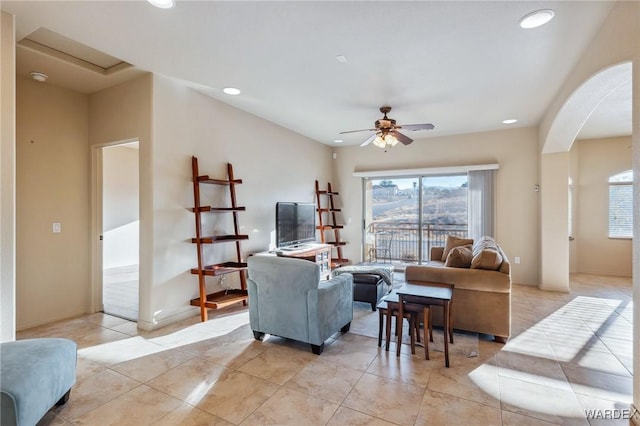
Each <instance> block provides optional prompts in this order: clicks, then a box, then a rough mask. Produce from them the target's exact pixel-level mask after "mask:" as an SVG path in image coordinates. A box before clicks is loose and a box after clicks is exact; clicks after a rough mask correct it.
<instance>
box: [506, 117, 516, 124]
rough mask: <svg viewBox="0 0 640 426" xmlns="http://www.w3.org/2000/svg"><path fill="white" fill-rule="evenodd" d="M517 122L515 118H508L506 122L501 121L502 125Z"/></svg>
mask: <svg viewBox="0 0 640 426" xmlns="http://www.w3.org/2000/svg"><path fill="white" fill-rule="evenodd" d="M517 122H518V120H516V119H515V118H509V119H507V120H502V124H513V123H517Z"/></svg>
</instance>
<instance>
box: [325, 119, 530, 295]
mask: <svg viewBox="0 0 640 426" xmlns="http://www.w3.org/2000/svg"><path fill="white" fill-rule="evenodd" d="M537 137H538V135H537V132H536V129H533V128H524V129H522V128H520V129H508V130H502V131H493V132H484V133H474V134H464V135H455V136H444V137H433V138H426V139H416V140H415V141H414V142H413V143H412V144H411V145H407V146H396V147H395V148H391V149H389V150H388V151H387V152H384V150H382V149H379V148H376V147H374V146H372V145H371V146H368V147H365V148H361V147H344V148H339V149H336V150H335V151H336V152H337V159H336V160H335V161H334V168H335V177H334V180H335V182H332V184H333V186H334V188H335V189H336V190H338V191H339V192H340V201H341V202H342V204H343V205H342V208H343V215H344V217H343V219H344V220H345V223H347V226H346V227H345V230H344V232H342V233H341V235H342V236H343V239H344V240H345V241H348V242H349V244H348V245H347V246H345V248H344V251H345V256H346V257H347V258H349V259H351V260H352V261H354V262H357V261H359V260H360V259H361V253H362V247H361V241H362V229H361V227H362V226H361V219H362V184H361V178H356V177H353V172H356V171H371V170H397V169H413V168H425V167H445V166H459V165H472V164H493V163H498V164H500V169H499V170H498V171H497V175H496V239H497V241H498V243H499V244H500V245H501V246H502V247H503V248H504V250H505V252H506V254H507V256H508V257H509V258H510V259H511V261H512V275H513V280H514V282H516V283H520V284H528V285H537V284H538V265H539V258H538V256H539V255H538V235H539V234H538V232H539V230H538V193H537V192H535V191H534V189H533V188H534V186H535V185H536V184H538V183H539V182H538V157H539V156H538V154H537V150H538V144H537V140H538V139H537ZM349 221H350V222H349ZM515 256H519V257H520V258H521V260H522V263H520V264H519V265H516V264H513V258H514V257H515Z"/></svg>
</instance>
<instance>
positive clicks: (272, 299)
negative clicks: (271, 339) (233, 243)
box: [247, 255, 353, 355]
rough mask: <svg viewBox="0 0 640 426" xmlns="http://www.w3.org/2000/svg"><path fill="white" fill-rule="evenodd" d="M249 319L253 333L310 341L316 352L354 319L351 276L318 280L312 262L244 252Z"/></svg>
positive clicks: (317, 268)
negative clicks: (330, 337)
mask: <svg viewBox="0 0 640 426" xmlns="http://www.w3.org/2000/svg"><path fill="white" fill-rule="evenodd" d="M247 263H248V265H249V279H248V284H247V285H248V288H247V290H248V292H249V320H250V323H251V329H252V330H253V335H254V337H255V338H256V339H257V340H262V338H263V337H264V335H265V333H268V334H273V335H276V336H280V337H285V338H288V339H293V340H298V341H300V342H306V343H309V344H311V350H312V351H313V353H314V354H316V355H320V354H321V353H322V351H323V349H324V341H325V340H327V338H329V336H331V335H332V334H334V333H335V332H336V331H338V330H340V331H342V332H343V333H346V332H347V331H349V326H350V325H351V320H352V319H353V276H352V275H351V274H342V275H339V276H337V277H335V278H332V279H330V280H326V281H320V268H319V267H318V265H316V264H315V263H313V262H309V261H308V260H302V259H294V258H287V257H278V256H264V255H257V256H251V257H249V259H248V261H247Z"/></svg>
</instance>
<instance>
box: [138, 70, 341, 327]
mask: <svg viewBox="0 0 640 426" xmlns="http://www.w3.org/2000/svg"><path fill="white" fill-rule="evenodd" d="M153 110H154V117H153V134H154V140H153V157H154V161H153V217H154V224H153V225H154V226H153V228H154V229H153V240H154V247H153V271H154V276H153V278H154V279H153V287H152V289H151V295H152V304H151V308H152V311H153V316H152V318H151V319H150V323H146V324H140V323H139V324H140V326H142V327H155V326H157V325H162V324H164V323H166V322H169V321H172V320H174V319H175V318H176V317H178V316H182V315H185V314H190V315H191V314H193V313H195V312H196V311H195V310H194V309H195V308H193V307H190V306H189V305H188V303H189V300H190V299H192V298H194V297H197V296H198V285H197V277H196V276H195V275H192V274H190V273H189V270H190V269H191V268H193V267H195V266H196V265H197V259H196V249H195V245H194V244H192V243H191V242H190V239H191V238H192V237H193V236H194V235H195V227H194V226H195V221H194V216H193V213H191V212H190V211H189V210H188V208H190V207H192V206H193V186H192V183H191V156H192V155H195V156H196V157H197V158H198V160H199V166H200V174H208V175H210V176H212V177H216V178H225V177H226V164H227V162H230V163H231V164H232V165H233V168H234V172H235V177H236V178H240V179H242V180H243V184H242V185H239V186H238V187H237V201H238V204H240V205H243V206H245V207H246V208H247V211H246V212H242V213H240V219H239V222H240V230H241V233H246V234H248V235H249V240H248V241H246V242H243V243H242V248H243V251H244V255H245V257H246V255H247V254H249V253H254V252H258V251H263V250H267V249H268V247H269V242H270V237H271V232H272V231H273V230H274V225H275V204H276V202H277V201H314V182H315V179H320V180H321V181H327V180H330V176H331V171H332V168H331V150H330V148H328V147H327V146H325V145H322V144H320V143H317V142H314V141H312V140H310V139H308V138H306V137H303V136H301V135H299V134H296V133H293V132H291V131H289V130H286V129H284V128H282V127H280V126H277V125H275V124H273V123H270V122H267V121H265V120H262V119H260V118H258V117H255V116H252V115H249V114H247V113H244V112H241V111H239V110H237V109H235V108H232V107H230V106H228V105H226V104H223V103H221V102H218V101H216V100H214V99H212V98H210V97H208V96H206V95H204V94H202V93H199V92H197V91H195V90H193V89H190V88H188V87H186V86H184V85H183V84H181V83H179V82H177V81H174V80H171V79H168V78H165V77H161V76H157V75H155V76H154V89H153ZM209 191H210V194H209V197H210V198H209V199H210V200H212V201H213V202H214V203H221V202H224V203H229V196H228V188H226V187H220V188H211V189H210V190H209ZM227 205H228V204H227ZM230 217H231V216H230V215H225V214H222V215H213V216H211V217H210V218H209V221H210V225H211V226H212V228H213V229H215V230H216V231H218V232H221V233H223V232H224V233H229V232H231V233H232V228H231V221H230ZM209 249H210V250H209ZM208 250H209V251H208V252H209V255H208V256H207V257H208V259H209V263H214V262H220V261H225V260H234V258H235V245H234V244H222V245H220V244H216V245H214V246H212V247H210V248H208ZM237 276H238V274H232V275H231V276H228V277H227V280H228V281H229V282H237ZM225 284H226V283H225ZM220 288H221V287H219V283H218V279H217V277H213V279H210V281H209V291H210V292H211V291H216V290H219V289H220Z"/></svg>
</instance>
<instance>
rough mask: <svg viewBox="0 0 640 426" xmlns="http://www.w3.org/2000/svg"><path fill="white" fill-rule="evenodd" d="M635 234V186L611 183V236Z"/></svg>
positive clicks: (619, 236)
mask: <svg viewBox="0 0 640 426" xmlns="http://www.w3.org/2000/svg"><path fill="white" fill-rule="evenodd" d="M632 236H633V186H632V185H631V184H617V185H616V184H610V185H609V237H610V238H631V237H632Z"/></svg>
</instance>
